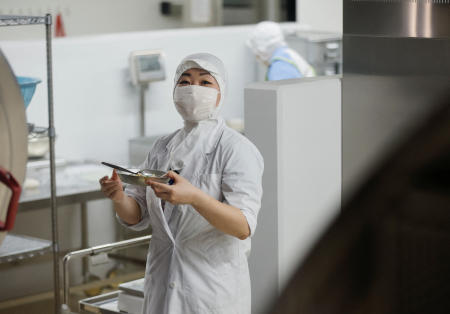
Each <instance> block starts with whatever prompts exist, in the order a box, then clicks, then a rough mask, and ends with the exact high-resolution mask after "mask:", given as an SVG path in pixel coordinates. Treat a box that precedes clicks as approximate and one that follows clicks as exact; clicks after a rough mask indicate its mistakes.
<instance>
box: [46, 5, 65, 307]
mask: <svg viewBox="0 0 450 314" xmlns="http://www.w3.org/2000/svg"><path fill="white" fill-rule="evenodd" d="M45 34H46V43H47V47H46V48H47V87H48V95H47V97H48V124H49V127H48V135H49V140H50V191H51V203H50V204H51V216H52V218H51V220H52V242H53V282H54V283H53V285H54V290H55V313H56V314H58V313H59V312H60V310H61V300H60V295H59V239H58V212H57V207H56V169H55V126H54V116H53V74H52V71H53V69H52V16H51V15H50V14H47V15H46V23H45Z"/></svg>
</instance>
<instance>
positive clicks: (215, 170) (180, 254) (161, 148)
mask: <svg viewBox="0 0 450 314" xmlns="http://www.w3.org/2000/svg"><path fill="white" fill-rule="evenodd" d="M196 128H200V129H201V131H202V132H207V134H208V136H207V137H206V139H205V140H199V139H198V138H196V137H192V142H189V140H190V137H189V134H190V133H193V134H195V129H196ZM183 132H186V133H187V134H184V135H183V136H181V138H183V139H184V141H183V143H184V144H182V145H180V143H179V141H177V138H180V135H182V133H183ZM174 146H177V147H178V146H181V147H189V148H190V149H188V150H186V151H185V154H182V157H180V154H176V155H177V156H178V157H174V156H173V152H176V149H177V147H174ZM179 166H181V167H182V171H181V175H182V176H183V177H184V178H186V179H187V180H189V182H190V183H191V184H193V185H194V186H196V187H198V188H200V189H201V190H202V191H204V192H205V193H207V194H209V195H210V196H212V197H214V198H216V199H217V200H219V201H222V202H225V203H227V204H230V205H232V206H234V207H237V208H239V209H240V210H241V211H242V213H243V214H244V215H245V217H246V218H247V222H248V225H249V227H250V231H251V235H253V234H254V232H255V228H256V218H257V214H258V211H259V208H260V202H261V197H262V186H261V179H262V173H263V159H262V157H261V155H260V153H259V151H258V150H257V148H256V147H255V146H254V145H253V144H252V143H251V142H250V141H249V140H248V139H247V138H245V137H244V136H242V135H241V134H239V133H238V132H236V131H234V130H232V129H230V128H228V127H227V126H226V125H225V123H224V121H223V119H221V118H218V119H216V120H207V121H202V122H200V123H199V125H198V126H196V127H194V129H192V128H191V129H189V128H183V129H180V130H178V131H176V132H175V133H173V134H172V135H169V136H166V137H163V138H161V139H159V140H158V141H157V142H156V143H155V145H154V146H153V148H152V150H151V151H150V153H149V155H148V158H147V160H146V161H145V163H144V164H143V165H142V167H143V168H149V169H162V170H167V169H169V168H174V167H179ZM125 191H126V193H127V194H128V195H129V196H131V197H133V198H134V199H135V200H136V201H137V202H138V204H139V206H140V208H141V214H142V215H141V217H142V220H141V221H140V222H139V223H138V224H136V225H133V226H129V227H130V228H132V229H135V230H142V229H145V228H146V227H147V226H148V225H149V224H150V225H151V226H152V230H153V233H152V240H151V242H150V246H149V253H148V256H147V268H146V272H145V303H144V313H146V314H155V313H157V314H163V313H196V314H200V313H223V314H232V313H246V314H249V313H250V312H251V309H250V304H251V294H250V277H249V270H248V262H247V258H248V256H249V253H250V238H247V239H245V240H239V239H238V238H236V237H233V236H231V235H227V234H225V233H223V232H222V231H219V230H218V229H216V228H215V227H213V226H212V225H211V224H210V223H209V222H208V221H207V220H206V219H204V218H203V217H202V216H201V215H200V214H198V213H197V211H196V210H195V209H194V208H193V207H191V206H189V205H176V206H174V205H172V204H170V203H165V205H164V210H163V208H162V206H161V200H160V199H159V198H158V197H156V196H155V194H154V192H153V190H152V189H151V188H150V187H138V186H127V188H126V190H125ZM119 220H120V218H119ZM121 223H122V224H124V225H126V224H125V223H124V222H123V221H121Z"/></svg>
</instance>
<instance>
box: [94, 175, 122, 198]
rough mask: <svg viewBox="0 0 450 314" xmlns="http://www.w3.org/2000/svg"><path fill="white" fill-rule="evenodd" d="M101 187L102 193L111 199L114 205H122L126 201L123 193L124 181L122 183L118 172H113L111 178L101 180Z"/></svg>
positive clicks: (106, 177) (105, 177)
mask: <svg viewBox="0 0 450 314" xmlns="http://www.w3.org/2000/svg"><path fill="white" fill-rule="evenodd" d="M99 182H100V185H101V187H102V188H101V191H102V192H103V194H105V195H106V197H108V198H110V199H111V200H112V201H113V202H114V203H120V202H122V201H123V200H124V199H125V196H126V195H125V193H124V192H123V186H122V181H120V178H119V175H118V174H117V172H116V170H113V173H112V175H111V178H108V176H104V177H103V178H101V179H100V180H99Z"/></svg>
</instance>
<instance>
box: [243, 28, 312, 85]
mask: <svg viewBox="0 0 450 314" xmlns="http://www.w3.org/2000/svg"><path fill="white" fill-rule="evenodd" d="M247 45H248V46H249V47H250V49H251V50H252V51H253V53H254V54H255V56H256V58H257V59H258V60H259V61H260V62H262V63H263V64H264V65H266V66H267V73H266V80H268V81H276V80H286V79H294V78H300V77H311V76H315V72H314V69H313V67H312V66H311V65H309V64H308V62H306V60H305V59H303V57H302V56H300V55H299V54H298V53H297V52H296V51H294V50H292V49H291V48H289V47H288V45H287V44H286V42H285V41H284V36H283V32H282V30H281V27H280V25H278V23H274V22H270V21H264V22H261V23H259V24H258V25H257V26H256V28H255V29H254V30H253V31H252V32H251V33H250V35H249V38H248V40H247Z"/></svg>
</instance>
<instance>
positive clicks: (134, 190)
mask: <svg viewBox="0 0 450 314" xmlns="http://www.w3.org/2000/svg"><path fill="white" fill-rule="evenodd" d="M148 158H149V157H147V159H146V161H145V162H144V163H142V164H141V165H140V166H139V169H145V168H148V167H147V165H148ZM123 185H124V187H125V189H124V192H125V195H127V196H129V197H131V198H133V199H134V200H135V201H136V203H137V204H138V205H139V208H140V210H141V220H140V221H139V222H138V223H136V224H134V225H130V224H128V223H126V222H125V221H124V220H122V218H120V217H119V215H118V214H117V213H116V218H117V220H118V221H119V223H120V224H121V225H122V226H124V227H127V228H130V229H132V230H135V231H141V230H145V229H147V228H148V226H149V224H150V217H149V214H148V209H147V198H146V192H147V191H146V190H147V187H145V186H140V185H132V184H126V183H123Z"/></svg>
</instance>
